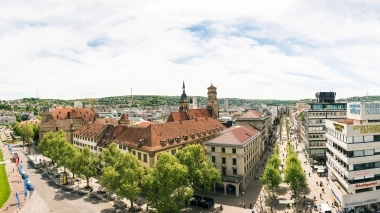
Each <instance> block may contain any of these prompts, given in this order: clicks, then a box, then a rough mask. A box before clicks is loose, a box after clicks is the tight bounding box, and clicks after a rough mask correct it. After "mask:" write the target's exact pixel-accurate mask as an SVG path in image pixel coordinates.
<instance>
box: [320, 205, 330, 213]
mask: <svg viewBox="0 0 380 213" xmlns="http://www.w3.org/2000/svg"><path fill="white" fill-rule="evenodd" d="M321 212H322V213H331V208H330V206H329V204H327V203H322V204H321Z"/></svg>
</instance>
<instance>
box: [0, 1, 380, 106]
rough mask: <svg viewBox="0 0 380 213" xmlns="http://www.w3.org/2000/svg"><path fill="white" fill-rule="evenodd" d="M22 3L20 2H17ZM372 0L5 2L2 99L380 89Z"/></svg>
mask: <svg viewBox="0 0 380 213" xmlns="http://www.w3.org/2000/svg"><path fill="white" fill-rule="evenodd" d="M20 5H22V6H20ZM379 13H380V2H378V1H357V2H353V1H329V0H321V1H299V0H297V1H295V0H283V1H277V0H268V1H249V2H247V1H242V0H236V1H234V2H230V1H220V0H219V1H216V0H209V1H198V0H194V1H185V2H184V1H174V0H173V1H166V0H163V1H159V2H158V1H150V0H148V1H139V0H133V1H131V0H115V1H96V0H91V1H90V0H85V1H79V2H78V1H74V0H68V1H48V2H46V1H42V0H31V1H26V0H25V1H22V2H20V1H17V2H15V1H11V0H4V1H1V2H0V49H1V51H0V57H1V60H0V77H1V79H0V86H1V87H0V88H1V89H0V100H4V99H5V100H7V99H18V98H24V97H36V95H37V91H38V93H39V97H40V98H59V99H76V98H91V97H93V98H95V97H104V96H118V95H129V94H130V88H133V93H134V94H138V95H180V94H181V93H182V81H183V80H184V81H185V83H186V92H187V94H188V95H190V96H192V95H195V96H206V95H207V87H208V86H209V85H210V83H211V82H213V84H214V85H215V86H216V87H217V88H218V97H222V98H225V97H231V98H232V97H235V98H247V99H293V100H297V99H303V98H314V94H315V92H317V91H335V92H337V97H338V98H343V97H350V96H362V95H366V94H367V92H368V93H369V94H370V95H380V87H379V86H378V83H377V79H379V77H380V72H379V70H380V60H379V59H378V58H379V55H380V20H379V19H380V17H379V16H378V14H379Z"/></svg>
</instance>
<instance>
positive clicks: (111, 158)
mask: <svg viewBox="0 0 380 213" xmlns="http://www.w3.org/2000/svg"><path fill="white" fill-rule="evenodd" d="M122 155H123V153H122V152H121V151H120V149H118V148H117V145H116V144H115V143H111V144H110V145H109V146H108V148H107V149H103V151H102V152H101V153H100V155H99V158H100V160H101V163H103V164H104V166H105V167H106V166H113V165H115V164H116V163H117V162H118V161H119V158H121V157H122Z"/></svg>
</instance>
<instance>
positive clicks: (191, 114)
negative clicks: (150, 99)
mask: <svg viewBox="0 0 380 213" xmlns="http://www.w3.org/2000/svg"><path fill="white" fill-rule="evenodd" d="M195 118H198V119H200V118H212V115H211V113H210V111H209V110H208V109H188V110H187V111H186V112H172V113H170V115H169V117H168V120H167V121H166V122H175V121H184V120H192V119H195Z"/></svg>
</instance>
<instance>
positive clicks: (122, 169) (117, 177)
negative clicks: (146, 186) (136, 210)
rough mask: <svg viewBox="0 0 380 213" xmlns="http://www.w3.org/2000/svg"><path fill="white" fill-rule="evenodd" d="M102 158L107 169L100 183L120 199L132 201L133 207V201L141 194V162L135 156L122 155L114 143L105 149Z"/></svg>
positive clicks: (142, 171) (142, 170) (142, 173)
mask: <svg viewBox="0 0 380 213" xmlns="http://www.w3.org/2000/svg"><path fill="white" fill-rule="evenodd" d="M102 156H103V160H104V163H105V165H106V167H105V168H104V169H103V174H102V176H101V179H100V182H101V183H102V185H103V186H104V187H106V188H107V189H108V190H109V191H111V192H114V193H115V194H116V195H117V196H118V197H119V198H121V199H122V198H127V199H128V200H130V202H131V207H133V201H134V200H135V199H136V198H137V197H138V196H139V195H140V193H141V188H140V184H141V182H140V181H141V179H142V177H143V175H144V169H143V168H142V166H141V165H140V162H139V161H138V160H137V158H136V157H135V156H134V155H132V154H130V153H122V152H121V151H120V150H119V149H117V147H116V145H115V144H114V143H112V144H111V145H110V146H109V148H108V149H103V152H102Z"/></svg>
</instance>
